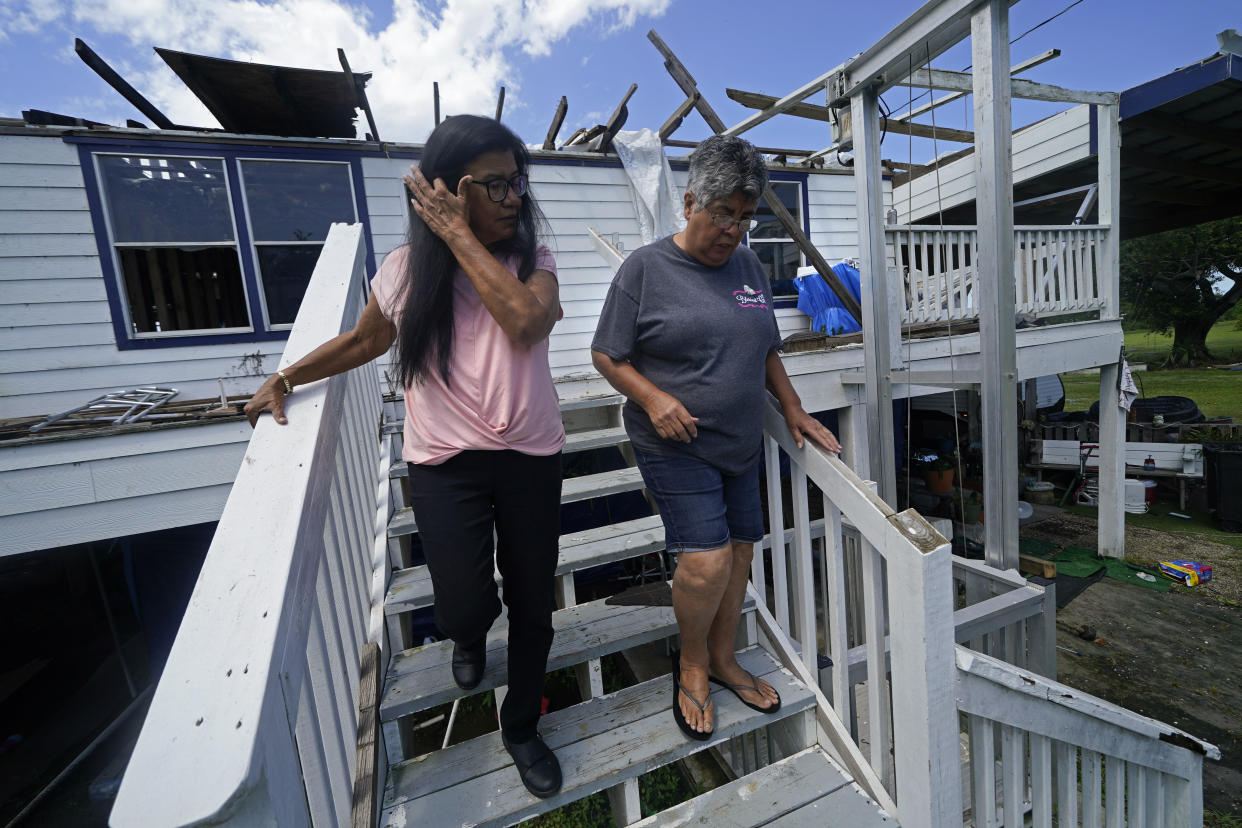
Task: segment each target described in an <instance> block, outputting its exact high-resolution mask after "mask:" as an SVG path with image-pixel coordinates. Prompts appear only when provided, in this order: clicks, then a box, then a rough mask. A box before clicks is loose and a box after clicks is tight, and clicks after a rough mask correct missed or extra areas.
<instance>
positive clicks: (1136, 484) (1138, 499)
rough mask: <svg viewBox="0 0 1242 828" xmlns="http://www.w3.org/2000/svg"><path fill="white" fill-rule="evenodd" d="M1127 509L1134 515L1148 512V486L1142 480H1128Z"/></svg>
mask: <svg viewBox="0 0 1242 828" xmlns="http://www.w3.org/2000/svg"><path fill="white" fill-rule="evenodd" d="M1126 511H1127V512H1129V513H1130V514H1132V515H1142V514H1146V513H1147V487H1146V486H1145V485H1143V481H1142V480H1129V479H1127V480H1126Z"/></svg>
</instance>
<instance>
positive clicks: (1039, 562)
mask: <svg viewBox="0 0 1242 828" xmlns="http://www.w3.org/2000/svg"><path fill="white" fill-rule="evenodd" d="M1018 571H1020V572H1025V573H1027V574H1028V575H1038V576H1040V577H1041V578H1055V577H1057V565H1056V562H1055V561H1047V560H1044V559H1043V558H1037V557H1035V556H1034V555H1018Z"/></svg>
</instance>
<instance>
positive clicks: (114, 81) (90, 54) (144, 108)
mask: <svg viewBox="0 0 1242 828" xmlns="http://www.w3.org/2000/svg"><path fill="white" fill-rule="evenodd" d="M73 51H75V52H77V54H78V57H80V58H81V59H82V62H83V63H85V64H86V65H87V66H89V67H91V69H94V70H95V74H97V75H99V77H101V78H103V79H104V81H106V82H107V84H108V85H109V86H111V87H112V88H113V89H115V90H116V91H117V92H120V93H121V96H122V97H124V98H125V100H127V101H129V102H130V103H131V104H133V105H134V106H135V107H136V108H137V109H138V111H139V112H141V113H142V114H143V115H146V116H147V117H148V118H150V119H151V120H152V121H153V122H154V123H155V125H156V126H157V127H159V128H160V129H189V128H190V127H184V126H179V125H177V124H174V123H173V122H172V121H171V120H170V119H169V118H168V116H167V115H165V114H164V113H163V112H161V111H160V110H159V109H158V108H157V107H156V106H155V104H153V103H151V102H150V101H148V100H147V99H146V98H145V97H143V95H142V93H140V92H139V91H138V90H137V89H135V88H134V87H132V86H130V85H129V83H128V82H127V81H126V80H125V78H123V77H121V76H120V75H119V74H117V72H116V70H115V69H113V68H112V67H111V66H109V65H108V62H107V61H105V60H104V59H103V58H101V57H100V56H99V55H97V54H96V53H95V50H94V49H92V48H91V47H90V46H87V45H86V41H84V40H82V38H80V37H75V38H74V39H73Z"/></svg>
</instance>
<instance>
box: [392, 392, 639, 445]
mask: <svg viewBox="0 0 1242 828" xmlns="http://www.w3.org/2000/svg"><path fill="white" fill-rule="evenodd" d="M394 399H396V400H398V401H400V400H402V399H404V397H403V395H400V394H398V395H397V396H396V397H395V398H394ZM623 402H625V397H622V396H621V395H620V394H613V393H607V394H585V395H583V396H580V397H566V398H565V399H563V400H561V401H560V409H561V413H562V414H564V413H565V412H566V411H581V410H583V409H588V408H602V407H603V406H607V405H621V404H622V403H623ZM404 410H405V409H404V408H402V411H404ZM404 428H405V417H404V416H402V417H398V418H396V419H392V420H384V421H383V422H382V423H381V424H380V434H400V433H401V431H402V429H404ZM581 450H582V449H579V451H581Z"/></svg>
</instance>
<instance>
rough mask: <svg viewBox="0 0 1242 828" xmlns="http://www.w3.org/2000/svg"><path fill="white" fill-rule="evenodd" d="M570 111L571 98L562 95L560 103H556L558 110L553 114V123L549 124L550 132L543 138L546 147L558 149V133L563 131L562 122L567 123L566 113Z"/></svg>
mask: <svg viewBox="0 0 1242 828" xmlns="http://www.w3.org/2000/svg"><path fill="white" fill-rule="evenodd" d="M568 111H569V99H567V98H566V97H565V96H564V95H561V100H560V103H558V104H557V105H556V112H555V113H554V114H553V115H552V123H550V124H548V134H547V135H546V136H544V139H543V148H544V149H546V150H554V149H556V134H557V133H558V132H560V131H561V124H563V123H565V113H566V112H568Z"/></svg>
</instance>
